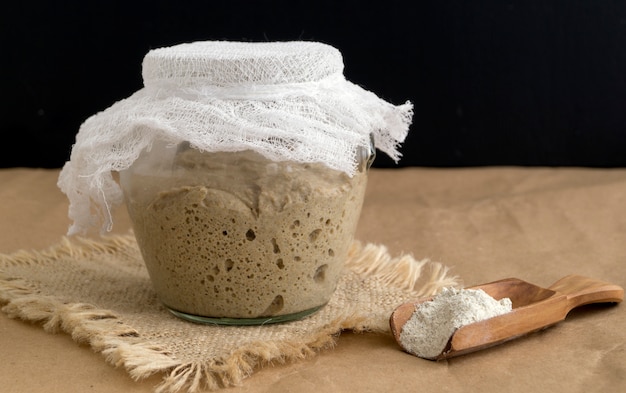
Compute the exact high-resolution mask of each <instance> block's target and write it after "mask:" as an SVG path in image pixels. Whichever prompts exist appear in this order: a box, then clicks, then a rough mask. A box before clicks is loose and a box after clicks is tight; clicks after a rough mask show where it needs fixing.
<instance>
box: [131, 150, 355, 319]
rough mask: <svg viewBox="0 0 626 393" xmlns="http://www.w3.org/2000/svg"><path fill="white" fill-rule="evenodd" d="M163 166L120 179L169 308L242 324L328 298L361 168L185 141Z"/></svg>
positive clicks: (306, 309) (350, 224)
mask: <svg viewBox="0 0 626 393" xmlns="http://www.w3.org/2000/svg"><path fill="white" fill-rule="evenodd" d="M139 161H141V160H139ZM169 171H171V172H169V173H167V174H165V175H164V174H159V173H158V172H155V171H140V170H134V169H133V168H131V169H130V170H129V171H126V172H123V173H122V184H123V185H124V188H125V195H126V202H127V207H128V210H129V213H130V216H131V219H132V221H133V223H134V231H135V236H136V237H137V240H138V243H139V246H140V249H141V250H142V254H143V258H144V260H145V263H146V266H147V268H148V271H149V273H150V277H151V280H152V283H153V285H154V287H155V290H156V292H157V293H158V295H159V297H160V299H161V301H162V302H163V303H164V304H165V305H166V306H167V307H168V308H170V309H171V310H172V311H173V312H174V313H175V314H177V315H179V316H182V317H183V318H185V317H187V319H192V320H194V319H195V320H197V321H200V322H216V323H232V324H237V323H238V321H239V322H241V323H246V324H248V323H255V322H254V320H256V319H260V320H264V319H268V320H269V319H271V318H272V317H278V318H277V319H276V321H280V320H281V319H284V320H289V319H296V318H299V317H301V316H302V315H306V314H309V313H311V312H314V311H315V310H317V309H318V308H319V307H321V306H323V305H324V304H325V303H327V302H328V300H329V298H330V296H331V295H332V293H333V292H334V290H335V287H336V285H337V281H338V279H339V276H340V274H341V271H342V267H343V264H344V261H345V259H346V257H347V253H348V249H349V247H350V244H351V242H352V240H353V234H354V230H355V227H356V224H357V221H358V218H359V215H360V211H361V204H362V201H363V194H364V191H365V187H366V173H365V171H364V170H363V171H360V172H357V173H356V174H355V175H354V176H352V177H350V176H348V175H347V174H345V173H344V172H341V171H336V170H333V169H330V168H328V167H327V166H325V165H323V164H318V163H313V164H303V163H294V162H274V161H270V160H268V159H266V158H264V157H263V156H261V155H260V154H258V153H255V152H253V151H250V150H248V151H242V152H234V153H233V152H228V153H226V152H218V153H203V152H200V151H198V150H195V149H191V148H189V149H186V150H184V151H183V152H181V153H179V154H178V155H177V156H176V158H175V164H174V169H169ZM142 172H145V173H143V174H142ZM181 314H182V315H181ZM196 316H197V317H198V318H196ZM225 318H226V319H225ZM227 319H232V320H227ZM257 322H258V323H262V322H261V321H257Z"/></svg>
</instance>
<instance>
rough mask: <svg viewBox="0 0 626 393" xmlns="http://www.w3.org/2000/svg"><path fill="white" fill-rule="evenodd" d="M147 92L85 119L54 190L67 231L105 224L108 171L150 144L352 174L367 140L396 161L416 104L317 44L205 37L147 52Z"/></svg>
mask: <svg viewBox="0 0 626 393" xmlns="http://www.w3.org/2000/svg"><path fill="white" fill-rule="evenodd" d="M142 66H143V69H142V75H143V81H144V87H143V88H142V89H140V90H139V91H137V92H136V93H134V94H133V95H131V96H130V97H128V98H126V99H123V100H121V101H118V102H116V103H115V104H113V105H112V106H111V107H109V108H107V109H106V110H104V111H102V112H100V113H97V114H95V115H93V116H91V117H90V118H88V119H87V120H86V121H85V122H84V123H83V124H82V125H81V127H80V129H79V131H78V134H77V135H76V143H75V144H74V146H73V148H72V153H71V156H70V160H69V161H68V162H66V164H65V165H64V167H63V169H62V171H61V174H60V176H59V180H58V186H59V187H60V189H61V190H62V191H63V192H64V193H65V194H67V196H68V199H69V202H70V207H69V217H70V219H72V220H73V224H72V225H71V227H70V228H69V231H68V234H69V235H73V234H76V233H84V232H86V231H87V230H88V229H89V228H90V227H92V226H97V225H102V229H103V230H110V229H111V228H112V219H111V211H112V208H113V207H114V206H116V205H118V204H120V203H122V201H123V195H122V190H121V188H120V186H119V185H118V184H117V183H116V181H115V180H114V179H113V176H112V171H121V170H124V169H127V168H129V167H130V166H131V165H132V163H133V162H134V161H135V159H137V157H138V156H139V154H140V153H141V151H142V150H144V149H150V147H151V146H152V143H153V141H155V140H163V141H165V142H166V143H171V144H174V145H175V144H178V143H180V142H184V141H187V142H189V143H190V145H191V146H192V147H194V148H197V149H199V150H203V151H208V152H216V151H241V150H249V149H250V150H254V151H256V152H258V153H260V154H262V155H264V156H265V157H267V158H269V159H271V160H274V161H282V160H291V161H295V162H320V163H324V164H326V165H327V166H328V167H330V168H333V169H337V170H340V171H344V172H346V173H347V174H349V175H353V174H354V173H355V170H356V168H357V165H358V162H357V154H356V152H357V151H358V149H360V148H367V147H368V146H369V145H370V143H371V138H370V135H372V137H373V140H374V145H375V147H376V148H377V149H379V150H381V151H383V152H385V153H386V154H388V155H389V156H390V157H391V158H392V159H394V160H395V161H397V160H398V159H399V158H400V154H399V152H398V150H397V148H398V146H399V143H400V142H402V141H404V139H405V137H406V135H407V132H408V128H409V125H410V123H411V118H412V115H413V105H412V104H411V103H410V102H408V101H407V102H406V103H405V104H403V105H400V106H394V105H392V104H390V103H388V102H386V101H384V100H382V99H380V98H378V97H377V96H376V95H375V94H373V93H371V92H369V91H366V90H364V89H362V88H361V87H359V86H357V85H355V84H353V83H350V82H348V81H347V80H346V79H345V78H344V76H343V59H342V56H341V53H340V52H339V51H338V50H337V49H335V48H333V47H332V46H329V45H326V44H322V43H318V42H302V41H293V42H263V43H262V42H256V43H244V42H228V41H202V42H193V43H187V44H181V45H176V46H172V47H167V48H159V49H154V50H151V51H150V52H148V54H147V55H146V56H145V57H144V60H143V65H142Z"/></svg>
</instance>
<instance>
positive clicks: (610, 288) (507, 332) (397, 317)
mask: <svg viewBox="0 0 626 393" xmlns="http://www.w3.org/2000/svg"><path fill="white" fill-rule="evenodd" d="M468 289H482V290H483V291H485V292H486V293H487V294H488V295H490V296H491V297H493V298H494V299H496V300H500V299H502V298H505V297H508V298H510V299H511V302H512V303H513V310H512V311H511V312H509V313H506V314H503V315H500V316H497V317H494V318H490V319H486V320H483V321H480V322H476V323H472V324H469V325H465V326H462V327H460V328H459V329H457V330H456V331H455V332H454V334H452V337H450V340H449V341H448V345H447V346H446V348H445V349H444V350H443V352H442V353H441V354H440V355H438V356H436V357H434V358H429V359H431V360H439V359H446V358H450V357H453V356H458V355H463V354H466V353H469V352H474V351H477V350H480V349H483V348H487V347H491V346H494V345H497V344H501V343H503V342H505V341H509V340H512V339H514V338H517V337H520V336H523V335H525V334H528V333H531V332H534V331H537V330H541V329H543V328H546V327H548V326H551V325H554V324H556V323H558V322H561V321H562V320H564V319H565V317H566V316H567V313H569V312H570V311H571V310H572V309H573V308H576V307H578V306H582V305H585V304H590V303H619V302H621V301H622V300H623V299H624V289H623V288H621V287H620V286H617V285H613V284H610V283H607V282H604V281H599V280H594V279H592V278H587V277H583V276H578V275H570V276H566V277H564V278H562V279H560V280H559V281H557V282H555V283H554V284H552V285H551V286H550V287H549V288H547V289H546V288H541V287H538V286H536V285H533V284H529V283H527V282H525V281H522V280H519V279H517V278H507V279H504V280H499V281H494V282H491V283H488V284H482V285H477V286H474V287H470V288H468ZM431 299H432V297H431V298H427V299H422V300H419V301H417V302H412V303H405V304H403V305H401V306H399V307H398V308H396V309H395V310H394V312H393V313H392V314H391V318H390V320H389V324H390V326H391V332H392V333H393V335H394V337H395V339H396V341H397V342H398V344H400V346H401V347H402V344H401V343H400V333H401V332H402V327H403V326H404V324H405V323H406V322H407V321H408V320H409V318H411V315H412V314H413V312H415V310H416V308H417V307H419V305H420V304H421V303H424V302H427V301H429V300H431ZM403 349H404V348H403Z"/></svg>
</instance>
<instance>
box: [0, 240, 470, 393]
mask: <svg viewBox="0 0 626 393" xmlns="http://www.w3.org/2000/svg"><path fill="white" fill-rule="evenodd" d="M459 284H460V283H459V282H458V279H457V277H455V276H452V275H451V274H450V272H449V269H448V268H447V267H446V266H443V265H442V264H440V263H437V262H432V261H429V260H416V259H414V258H413V257H412V256H410V255H401V256H398V257H392V256H390V255H389V253H388V252H387V249H386V248H385V247H384V246H381V245H374V244H366V245H363V244H361V243H359V242H355V243H354V244H353V246H352V249H351V252H350V255H349V259H348V261H347V263H346V269H345V273H344V274H343V276H342V279H341V280H340V283H339V285H338V288H337V291H336V292H335V294H334V295H333V297H332V299H331V301H330V302H329V303H328V305H327V306H325V307H324V308H323V309H322V310H321V311H319V312H317V313H316V314H314V315H312V316H310V317H308V318H305V319H303V320H300V321H295V322H290V323H284V324H274V325H265V326H251V327H224V326H210V325H199V324H194V323H190V322H186V321H183V320H180V319H178V318H176V317H174V316H173V315H171V314H170V313H168V312H167V311H166V309H165V308H164V307H163V306H162V305H161V303H160V302H159V301H158V299H157V297H156V295H155V293H154V292H153V290H152V287H151V285H150V281H149V277H148V273H147V271H146V269H145V267H144V265H143V261H142V260H141V256H140V253H139V251H138V249H137V245H136V242H135V240H134V237H133V236H132V234H128V235H117V236H111V237H105V238H102V239H97V240H93V239H91V240H89V239H85V238H82V239H78V238H76V239H72V240H70V239H68V238H64V239H63V240H62V241H61V242H60V243H59V244H58V245H55V246H53V247H51V248H50V249H47V250H43V251H19V252H17V253H14V254H11V255H0V304H3V305H4V306H3V308H2V311H4V312H5V313H7V315H9V316H10V317H13V318H21V319H24V320H28V321H33V322H38V323H41V324H42V326H43V328H44V329H45V330H46V331H49V332H58V331H63V332H67V333H68V334H70V335H71V336H72V338H73V339H74V340H75V341H77V342H79V343H84V344H88V345H90V346H91V347H92V348H93V349H94V350H95V351H97V352H100V353H102V354H103V355H104V358H105V359H106V361H107V362H109V363H111V364H113V365H115V366H119V367H124V368H125V369H126V370H127V371H128V372H129V374H130V375H131V376H132V377H133V378H134V379H143V378H146V377H148V376H150V375H153V374H155V373H162V374H163V381H162V383H161V384H160V385H159V386H158V387H157V388H156V390H157V392H164V393H165V392H177V391H181V390H186V391H189V392H197V391H200V390H204V389H207V390H215V389H219V388H223V387H228V386H233V385H238V384H240V383H241V382H242V381H243V379H244V378H245V377H247V376H249V375H251V374H252V373H253V372H254V370H255V369H258V368H259V367H261V366H263V365H267V364H272V363H283V362H287V361H294V360H297V359H303V358H307V357H309V356H312V355H314V354H315V353H317V352H318V351H319V350H322V349H326V348H330V347H332V345H333V344H334V342H335V338H336V336H337V335H338V334H339V333H340V332H341V331H342V330H344V329H351V330H354V331H371V332H379V333H387V334H390V333H389V325H388V318H389V316H390V314H391V312H392V311H393V309H394V308H395V307H396V306H398V305H399V304H401V303H403V302H405V301H409V300H412V299H415V298H418V297H422V296H429V295H432V294H434V293H436V292H438V291H439V290H440V289H441V288H442V287H445V286H458V285H459Z"/></svg>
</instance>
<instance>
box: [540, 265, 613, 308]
mask: <svg viewBox="0 0 626 393" xmlns="http://www.w3.org/2000/svg"><path fill="white" fill-rule="evenodd" d="M549 289H551V290H553V291H555V292H558V293H559V294H562V295H566V296H567V301H568V308H567V311H569V310H571V309H573V308H576V307H578V306H582V305H585V304H591V303H619V302H621V301H622V300H624V289H623V288H622V287H620V286H619V285H615V284H611V283H608V282H605V281H601V280H596V279H593V278H589V277H585V276H579V275H576V274H572V275H569V276H565V277H563V278H562V279H560V280H559V281H557V282H555V283H554V284H552V285H551V286H550V288H549Z"/></svg>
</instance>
